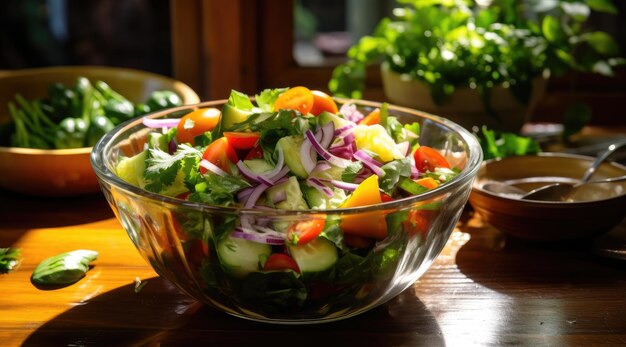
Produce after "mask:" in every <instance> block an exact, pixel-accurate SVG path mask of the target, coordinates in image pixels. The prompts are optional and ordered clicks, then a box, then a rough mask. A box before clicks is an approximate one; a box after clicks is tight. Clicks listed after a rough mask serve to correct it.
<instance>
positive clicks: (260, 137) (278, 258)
mask: <svg viewBox="0 0 626 347" xmlns="http://www.w3.org/2000/svg"><path fill="white" fill-rule="evenodd" d="M254 101H255V102H253V101H252V100H251V98H249V96H248V95H245V94H243V93H240V92H237V91H232V93H231V95H230V97H229V99H228V102H227V103H226V104H224V105H223V107H222V108H221V110H220V109H216V108H202V109H197V110H194V111H192V112H190V113H188V114H185V115H184V116H183V117H182V118H180V119H179V118H168V119H153V118H149V117H146V118H144V119H143V123H144V125H146V126H147V127H149V128H152V131H151V132H150V133H149V135H148V138H147V143H146V147H145V150H144V151H143V152H140V153H139V154H136V155H134V156H132V157H124V158H122V159H121V160H120V161H119V162H118V164H117V166H116V168H115V171H116V174H117V175H118V176H119V177H121V178H122V179H124V180H125V181H127V182H128V183H131V184H133V185H136V186H138V187H141V188H143V189H146V190H148V191H151V192H155V193H159V194H163V195H168V196H172V197H177V198H179V199H185V200H189V201H195V202H201V203H206V204H209V205H213V206H228V207H235V208H243V209H252V210H258V211H260V212H263V211H267V210H274V209H283V210H306V211H310V210H316V211H319V212H320V213H319V214H313V215H312V214H307V217H306V219H302V218H300V219H298V216H297V215H294V216H293V218H291V219H289V218H283V217H276V218H275V219H272V218H271V217H264V216H263V214H262V213H259V214H245V213H234V212H231V213H228V212H226V211H225V212H224V213H223V214H221V213H220V214H209V213H206V214H202V213H201V212H195V211H193V212H192V211H190V210H185V209H184V208H181V209H180V210H173V211H172V219H173V224H174V227H175V229H176V234H177V237H178V238H179V239H180V240H181V241H182V242H183V248H184V250H185V252H186V254H187V258H188V259H189V262H190V263H191V267H192V268H194V269H193V271H194V272H195V273H196V274H197V275H198V276H200V277H201V278H202V280H203V283H204V285H205V288H204V290H206V291H208V292H210V293H211V294H213V295H219V296H223V297H225V298H228V300H231V301H232V300H234V301H235V302H237V304H238V305H242V306H244V307H248V308H252V307H254V308H255V309H257V310H258V309H261V310H262V311H263V312H265V313H266V314H273V313H285V312H302V311H303V310H306V309H309V310H314V311H315V310H317V311H318V312H319V310H329V309H330V308H329V307H333V305H335V307H341V306H342V305H343V306H346V305H350V304H352V303H354V301H355V298H356V299H358V298H363V297H364V296H366V295H368V292H369V290H370V289H371V288H372V286H374V285H375V282H376V280H377V279H380V277H381V276H384V274H385V273H387V274H388V270H393V269H395V266H396V264H397V261H398V259H399V257H400V254H401V253H402V252H403V247H405V246H406V244H407V241H406V238H415V239H417V240H418V241H416V242H419V240H420V239H421V240H423V239H424V238H425V237H426V233H428V232H429V230H430V225H429V224H430V222H431V221H432V220H434V218H435V217H436V215H437V213H438V210H439V205H438V204H439V203H438V202H437V201H433V202H431V203H428V204H424V205H423V206H422V207H420V208H419V209H418V208H412V209H407V210H405V211H400V212H397V213H392V212H389V211H387V212H385V211H382V210H381V211H380V212H378V211H375V212H369V213H363V214H358V215H344V216H339V214H331V213H328V214H325V213H323V212H324V211H328V210H334V209H338V208H350V207H358V206H368V205H375V204H379V203H381V202H387V201H392V200H394V199H398V198H402V197H406V196H411V195H415V194H420V193H422V192H425V191H427V190H429V189H433V188H436V187H437V186H439V185H441V184H444V183H446V182H447V181H449V180H451V179H452V178H453V177H454V176H455V175H457V174H458V172H459V169H458V168H455V167H451V165H450V163H449V162H448V161H447V160H446V158H445V157H444V156H442V155H441V154H440V153H439V152H438V151H437V150H435V149H433V148H430V147H427V146H420V144H419V142H418V139H419V133H420V131H419V130H420V125H419V123H412V124H401V123H400V122H399V120H398V119H396V118H395V117H394V116H391V115H390V114H389V113H388V111H387V107H386V105H385V104H383V105H382V107H380V108H376V109H373V110H370V111H369V112H365V114H364V113H363V112H362V111H361V110H360V109H359V108H357V107H356V106H355V105H354V104H350V103H347V104H344V105H342V106H341V108H339V107H338V106H337V104H336V103H335V101H334V100H333V98H331V97H330V96H328V95H327V94H325V93H323V92H320V91H311V90H309V89H307V88H305V87H301V86H299V87H293V88H284V89H271V90H264V91H262V92H261V93H259V94H258V95H256V96H255V98H254ZM235 211H236V210H235ZM164 258H167V257H166V256H164ZM329 305H330V306H329ZM322 307H324V308H322Z"/></svg>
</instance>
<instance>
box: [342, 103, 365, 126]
mask: <svg viewBox="0 0 626 347" xmlns="http://www.w3.org/2000/svg"><path fill="white" fill-rule="evenodd" d="M339 113H341V114H342V115H343V117H344V118H345V119H347V120H349V121H351V122H354V123H358V122H359V121H360V120H361V119H363V118H365V116H364V115H363V114H362V113H361V112H359V110H358V109H357V107H356V105H355V104H343V105H342V106H341V108H340V109H339Z"/></svg>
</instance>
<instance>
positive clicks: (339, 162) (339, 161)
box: [304, 130, 351, 168]
mask: <svg viewBox="0 0 626 347" xmlns="http://www.w3.org/2000/svg"><path fill="white" fill-rule="evenodd" d="M304 135H305V136H306V137H307V138H308V139H309V141H311V145H312V146H313V148H314V149H315V151H316V152H317V153H318V154H319V155H320V156H321V157H322V158H324V160H327V161H328V162H329V163H331V164H333V165H335V166H338V167H341V168H345V167H348V165H350V163H351V161H349V160H346V159H343V158H339V157H337V156H335V155H333V154H331V153H330V152H328V151H327V150H326V149H325V148H324V147H322V145H321V144H320V143H319V142H317V139H316V138H315V135H314V134H313V132H312V131H311V130H307V131H306V132H305V133H304Z"/></svg>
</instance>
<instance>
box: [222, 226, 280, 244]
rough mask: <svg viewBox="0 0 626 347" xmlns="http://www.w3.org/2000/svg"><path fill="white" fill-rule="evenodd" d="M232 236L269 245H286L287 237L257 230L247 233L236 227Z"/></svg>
mask: <svg viewBox="0 0 626 347" xmlns="http://www.w3.org/2000/svg"><path fill="white" fill-rule="evenodd" d="M230 237H236V238H240V239H244V240H248V241H252V242H257V243H265V244H268V245H284V244H285V239H283V238H278V237H276V236H274V235H267V234H260V233H256V232H252V233H247V232H244V231H242V230H238V229H235V230H234V231H233V232H232V233H230Z"/></svg>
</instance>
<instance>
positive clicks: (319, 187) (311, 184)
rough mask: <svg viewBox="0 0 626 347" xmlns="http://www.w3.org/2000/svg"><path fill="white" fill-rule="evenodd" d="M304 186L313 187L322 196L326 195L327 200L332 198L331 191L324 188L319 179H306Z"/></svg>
mask: <svg viewBox="0 0 626 347" xmlns="http://www.w3.org/2000/svg"><path fill="white" fill-rule="evenodd" d="M306 184H307V185H308V186H309V187H313V188H315V189H317V190H319V191H320V192H321V193H322V194H324V195H326V196H327V197H329V198H331V197H332V196H333V191H332V190H331V189H330V188H328V187H326V185H325V184H324V183H322V182H321V181H320V180H319V179H317V178H315V177H309V178H307V180H306Z"/></svg>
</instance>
